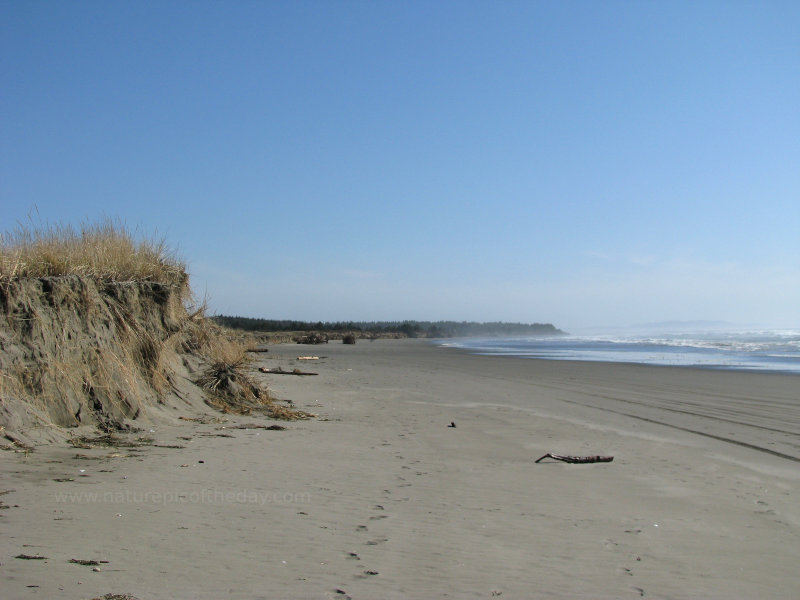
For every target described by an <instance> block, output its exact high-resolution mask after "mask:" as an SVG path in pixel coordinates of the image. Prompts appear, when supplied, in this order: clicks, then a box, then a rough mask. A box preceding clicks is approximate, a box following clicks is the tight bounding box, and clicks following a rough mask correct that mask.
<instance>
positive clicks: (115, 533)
mask: <svg viewBox="0 0 800 600" xmlns="http://www.w3.org/2000/svg"><path fill="white" fill-rule="evenodd" d="M310 354H314V355H318V356H319V357H320V358H319V360H308V361H300V360H297V357H298V356H301V355H310ZM259 366H263V367H269V368H273V367H277V366H281V367H282V368H283V369H285V370H288V371H291V370H293V369H295V368H299V369H302V370H303V371H307V372H313V373H317V375H316V376H308V377H298V376H291V375H270V374H259V378H260V380H262V381H264V382H265V383H267V384H268V385H269V387H270V389H271V390H272V391H273V392H274V394H275V395H276V396H277V397H278V398H282V399H290V400H292V401H293V403H294V404H295V406H296V407H298V408H300V409H302V410H306V411H310V412H313V413H315V414H317V415H318V418H317V419H313V420H309V421H298V422H277V421H270V420H265V419H263V418H260V417H256V416H252V417H238V416H230V415H221V414H220V413H216V412H214V411H212V410H211V409H208V410H207V411H205V415H206V418H205V419H202V421H204V422H200V421H189V420H182V419H180V418H179V417H185V418H188V419H197V418H198V417H199V416H200V415H199V413H198V412H197V410H196V409H193V408H191V407H190V406H189V405H188V404H187V406H186V410H182V409H181V408H180V407H178V408H174V409H173V408H165V409H162V412H165V413H169V414H165V415H163V416H161V417H160V419H159V420H158V421H154V422H153V424H152V426H148V427H147V428H146V429H145V431H144V432H143V433H141V434H139V435H141V436H148V437H150V438H152V440H153V443H148V444H146V445H143V446H140V447H135V448H107V447H106V448H102V447H95V448H90V449H79V448H78V449H76V448H74V447H72V446H69V445H67V444H57V445H54V446H49V447H41V448H37V450H36V451H35V452H33V453H31V454H28V455H25V454H23V453H16V454H15V453H12V452H9V451H6V452H3V453H0V461H1V462H0V474H1V475H2V479H1V480H0V492H2V493H3V494H2V495H0V501H1V502H2V503H3V508H4V510H1V511H0V530H2V535H1V536H0V589H1V590H2V592H0V596H2V597H3V598H8V599H17V598H71V599H76V598H96V597H102V596H103V595H104V594H131V595H133V596H135V597H136V598H138V599H139V600H158V599H167V598H181V599H184V598H185V599H192V598H203V599H212V598H213V599H216V598H242V599H251V598H270V599H272V598H298V599H301V598H302V599H305V598H309V599H317V598H319V599H322V598H348V597H349V598H353V599H374V598H404V599H406V598H420V599H423V598H491V597H502V598H504V599H505V598H609V599H610V598H638V597H645V598H675V599H678V598H680V599H689V598H692V599H694V598H719V599H723V598H724V599H730V598H773V599H779V598H786V599H790V598H792V599H793V598H796V597H798V595H799V594H800V569H798V565H800V377H798V376H792V375H778V374H760V373H743V372H730V371H712V370H699V369H685V368H676V367H652V366H637V365H625V364H607V363H581V362H565V361H564V362H562V361H539V360H526V359H515V358H506V357H485V356H473V355H469V354H466V353H464V352H462V351H459V350H455V349H449V348H441V347H436V346H434V345H432V344H430V343H427V342H425V341H422V340H378V341H374V342H369V341H365V340H359V342H358V343H357V344H356V345H353V346H349V345H343V344H339V343H336V344H333V343H331V344H327V345H321V346H298V345H293V344H287V345H280V346H274V347H271V348H270V351H269V352H268V353H265V354H259V355H258V356H257V360H256V363H254V368H255V367H259ZM451 421H452V422H454V423H455V425H456V426H455V427H448V424H450V423H451ZM244 424H254V425H267V426H269V425H274V424H279V425H282V426H284V427H285V430H271V429H256V428H240V427H241V426H242V425H244ZM176 446H180V447H176ZM548 452H551V453H558V454H568V455H609V456H614V461H613V462H611V463H602V464H586V465H570V464H564V463H559V462H553V461H543V462H541V463H539V464H536V463H535V462H534V461H535V460H536V459H537V458H539V457H540V456H542V455H543V454H545V453H548ZM19 555H27V556H29V557H35V556H39V557H46V559H41V560H37V559H28V560H26V559H22V558H16V557H17V556H19ZM71 559H77V560H84V561H89V560H91V561H98V563H99V564H97V565H82V564H75V563H71V562H69V561H70V560H71ZM100 561H104V562H100ZM105 561H107V562H105ZM94 569H96V570H94Z"/></svg>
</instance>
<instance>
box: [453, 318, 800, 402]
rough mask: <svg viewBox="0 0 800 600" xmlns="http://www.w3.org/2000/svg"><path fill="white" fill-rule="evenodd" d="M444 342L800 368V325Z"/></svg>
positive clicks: (511, 352) (572, 355) (543, 352)
mask: <svg viewBox="0 0 800 600" xmlns="http://www.w3.org/2000/svg"><path fill="white" fill-rule="evenodd" d="M441 345H443V346H450V347H456V348H464V349H466V350H468V351H470V352H473V353H475V354H490V355H502V356H516V357H522V358H538V359H549V360H585V361H603V362H626V363H639V364H647V365H666V366H682V367H698V368H706V369H735V370H746V371H771V372H781V373H797V374H800V330H763V331H686V332H670V333H663V332H659V333H636V334H630V333H624V334H621V335H620V334H614V335H600V334H591V335H562V336H553V337H525V338H513V337H508V338H468V339H459V340H447V341H442V342H441ZM799 393H800V392H799Z"/></svg>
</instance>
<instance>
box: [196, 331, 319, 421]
mask: <svg viewBox="0 0 800 600" xmlns="http://www.w3.org/2000/svg"><path fill="white" fill-rule="evenodd" d="M208 327H216V328H218V327H217V326H216V325H211V324H209V325H208ZM247 350H248V345H247V344H246V343H244V342H242V341H238V340H232V339H229V338H227V337H226V336H224V335H219V334H218V335H216V336H213V335H212V336H209V338H208V340H207V341H206V343H205V344H204V345H203V346H202V347H201V348H200V349H199V352H200V353H201V354H202V355H204V356H205V357H207V358H208V360H209V366H208V368H207V369H206V370H205V372H204V373H203V374H202V376H201V377H200V378H199V379H198V380H197V384H198V385H200V386H201V387H202V388H203V389H204V390H205V391H206V392H207V393H208V395H209V400H208V403H209V404H210V405H211V406H213V407H214V408H217V409H218V410H221V411H223V412H233V413H237V414H250V413H252V412H254V411H255V412H263V413H265V414H267V415H269V416H271V417H273V418H275V419H284V420H289V421H293V420H297V419H307V418H309V417H311V416H312V415H311V414H309V413H305V412H303V411H299V410H296V409H293V408H289V407H286V406H281V405H279V404H277V403H276V401H275V399H274V398H272V396H271V395H270V393H269V390H267V389H266V388H265V387H263V386H261V385H260V384H259V383H258V382H256V381H255V380H254V379H253V378H252V377H251V376H250V373H249V370H248V368H249V366H250V364H251V362H252V359H251V358H250V356H249V355H248V353H247Z"/></svg>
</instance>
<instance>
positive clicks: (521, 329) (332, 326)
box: [212, 315, 564, 338]
mask: <svg viewBox="0 0 800 600" xmlns="http://www.w3.org/2000/svg"><path fill="white" fill-rule="evenodd" d="M212 319H213V320H214V321H215V322H216V323H218V324H219V325H222V326H224V327H229V328H231V329H241V330H244V331H261V332H278V331H330V332H357V333H372V334H401V335H406V336H408V337H428V338H448V337H473V336H488V337H501V336H502V337H505V336H537V335H539V336H544V335H561V334H563V333H564V332H563V331H561V330H560V329H558V328H557V327H555V326H554V325H551V324H549V323H504V322H500V321H497V322H490V323H478V322H475V321H460V322H459V321H335V322H324V321H317V322H311V321H293V320H281V319H255V318H251V317H232V316H226V315H217V316H215V317H212Z"/></svg>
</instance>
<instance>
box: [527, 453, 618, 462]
mask: <svg viewBox="0 0 800 600" xmlns="http://www.w3.org/2000/svg"><path fill="white" fill-rule="evenodd" d="M545 458H552V459H554V460H560V461H563V462H565V463H571V464H586V463H601V462H611V461H612V460H614V457H613V456H562V455H560V454H550V453H549V452H548V453H547V454H545V455H544V456H543V457H541V458H540V459H538V460H536V462H537V463H538V462H539V461H540V460H544V459H545Z"/></svg>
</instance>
